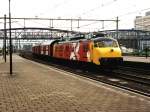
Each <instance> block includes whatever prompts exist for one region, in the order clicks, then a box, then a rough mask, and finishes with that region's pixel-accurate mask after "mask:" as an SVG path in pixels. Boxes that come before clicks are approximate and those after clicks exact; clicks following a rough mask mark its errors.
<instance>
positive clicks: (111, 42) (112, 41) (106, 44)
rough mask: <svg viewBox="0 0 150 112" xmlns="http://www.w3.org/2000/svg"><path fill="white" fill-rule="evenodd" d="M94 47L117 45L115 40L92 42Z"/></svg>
mask: <svg viewBox="0 0 150 112" xmlns="http://www.w3.org/2000/svg"><path fill="white" fill-rule="evenodd" d="M94 47H118V44H117V41H116V40H112V39H103V40H102V39H101V40H96V41H94Z"/></svg>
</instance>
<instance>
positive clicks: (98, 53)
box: [91, 37, 123, 66]
mask: <svg viewBox="0 0 150 112" xmlns="http://www.w3.org/2000/svg"><path fill="white" fill-rule="evenodd" d="M91 61H92V62H93V63H94V64H96V65H103V66H105V65H112V66H113V65H114V66H116V65H119V64H121V63H122V61H123V57H122V53H121V49H120V47H119V44H118V42H117V40H115V39H113V38H108V37H99V38H95V39H93V41H92V42H91Z"/></svg>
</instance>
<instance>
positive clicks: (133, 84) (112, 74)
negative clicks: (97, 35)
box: [24, 55, 150, 97]
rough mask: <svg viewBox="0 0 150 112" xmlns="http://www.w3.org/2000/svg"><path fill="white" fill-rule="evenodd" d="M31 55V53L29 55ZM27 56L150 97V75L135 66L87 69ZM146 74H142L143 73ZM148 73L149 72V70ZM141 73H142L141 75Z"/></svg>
mask: <svg viewBox="0 0 150 112" xmlns="http://www.w3.org/2000/svg"><path fill="white" fill-rule="evenodd" d="M30 56H31V55H30ZM30 56H29V55H28V56H25V55H24V57H25V58H28V59H32V60H34V61H36V62H39V63H43V64H46V65H51V66H54V67H56V68H59V69H63V70H65V71H68V72H71V73H74V74H77V75H80V76H84V77H87V78H90V79H93V80H96V81H100V82H103V83H107V84H109V85H113V86H116V87H119V88H123V89H126V90H129V91H132V92H136V93H138V94H142V95H144V96H148V97H150V77H149V75H148V73H147V71H143V72H140V73H141V74H140V73H139V72H136V71H137V70H135V68H133V69H132V67H123V66H122V67H121V66H120V67H119V69H117V70H114V71H105V70H103V69H99V68H98V67H93V68H92V69H87V67H81V66H71V65H70V64H67V63H61V64H60V63H58V62H56V61H55V62H47V61H46V60H39V59H35V58H32V57H30ZM145 72H146V73H147V74H144V73H145ZM149 73H150V72H149ZM142 74H143V75H142Z"/></svg>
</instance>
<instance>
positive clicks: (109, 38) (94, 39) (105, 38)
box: [92, 37, 116, 41]
mask: <svg viewBox="0 0 150 112" xmlns="http://www.w3.org/2000/svg"><path fill="white" fill-rule="evenodd" d="M92 40H93V41H98V40H116V39H114V38H111V37H97V38H93V39H92Z"/></svg>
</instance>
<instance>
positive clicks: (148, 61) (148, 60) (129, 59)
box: [123, 56, 150, 63]
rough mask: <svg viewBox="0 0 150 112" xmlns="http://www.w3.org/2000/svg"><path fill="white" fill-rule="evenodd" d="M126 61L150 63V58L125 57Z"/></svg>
mask: <svg viewBox="0 0 150 112" xmlns="http://www.w3.org/2000/svg"><path fill="white" fill-rule="evenodd" d="M123 60H124V61H131V62H144V63H150V57H147V58H146V57H137V56H123Z"/></svg>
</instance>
